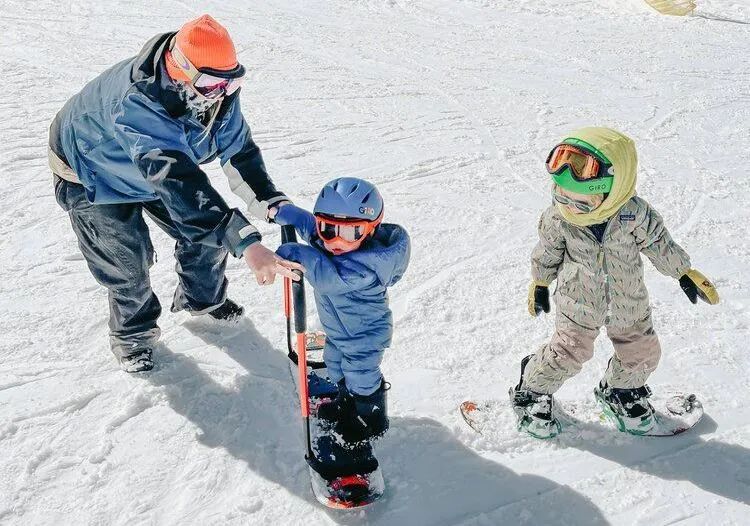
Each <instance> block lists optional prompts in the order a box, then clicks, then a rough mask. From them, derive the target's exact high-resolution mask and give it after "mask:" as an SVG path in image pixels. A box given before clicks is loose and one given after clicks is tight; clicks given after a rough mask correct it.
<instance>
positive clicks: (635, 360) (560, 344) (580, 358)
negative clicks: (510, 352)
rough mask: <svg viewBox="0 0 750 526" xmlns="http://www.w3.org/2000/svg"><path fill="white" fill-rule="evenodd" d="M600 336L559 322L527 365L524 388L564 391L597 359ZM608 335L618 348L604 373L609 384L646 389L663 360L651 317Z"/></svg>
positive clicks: (614, 330) (616, 386)
mask: <svg viewBox="0 0 750 526" xmlns="http://www.w3.org/2000/svg"><path fill="white" fill-rule="evenodd" d="M598 335H599V330H598V329H596V330H594V329H587V328H585V327H581V326H580V325H577V324H575V323H573V322H567V323H562V322H561V321H560V320H558V322H557V324H556V327H555V333H554V334H553V335H552V339H551V340H550V342H549V343H548V344H547V345H545V346H544V347H542V349H541V350H540V351H539V352H537V353H536V354H534V356H533V357H532V358H531V360H530V361H529V363H528V364H527V365H526V369H525V371H524V378H523V386H524V387H525V388H526V389H530V390H531V391H535V392H537V393H545V394H552V393H554V392H555V391H557V390H558V389H560V387H561V386H562V384H563V382H565V380H567V379H568V378H571V377H573V376H575V375H576V374H578V373H579V372H581V368H582V367H583V364H584V362H587V361H588V360H590V359H591V358H592V357H593V356H594V340H595V339H596V337H597V336H598ZM607 336H609V339H610V340H612V345H613V346H614V348H615V353H614V355H613V356H612V358H611V359H610V361H609V365H608V366H607V371H606V372H605V374H604V380H605V381H606V382H607V385H608V386H609V387H615V388H620V389H628V388H634V387H641V386H643V385H644V384H645V383H646V380H647V379H648V377H649V375H650V374H651V373H652V372H653V371H654V369H656V366H657V365H658V363H659V358H660V357H661V347H660V345H659V338H658V337H657V336H656V333H655V332H654V327H653V324H652V322H651V315H650V314H649V315H648V316H646V317H645V318H644V319H642V320H640V321H638V322H637V323H636V324H635V325H633V326H632V327H628V328H619V327H607Z"/></svg>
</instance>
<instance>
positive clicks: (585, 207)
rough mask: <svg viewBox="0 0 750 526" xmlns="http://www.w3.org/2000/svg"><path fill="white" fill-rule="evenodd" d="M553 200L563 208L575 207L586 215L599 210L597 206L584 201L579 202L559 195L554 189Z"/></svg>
mask: <svg viewBox="0 0 750 526" xmlns="http://www.w3.org/2000/svg"><path fill="white" fill-rule="evenodd" d="M552 198H553V199H554V200H555V202H557V203H560V204H561V205H563V206H574V207H575V208H576V209H578V210H579V211H581V212H583V213H584V214H588V213H590V212H593V211H594V210H596V208H597V207H596V206H594V205H591V204H589V203H586V202H584V201H579V200H577V199H573V198H571V197H567V196H565V195H562V194H560V193H558V192H557V191H555V189H554V188H553V189H552Z"/></svg>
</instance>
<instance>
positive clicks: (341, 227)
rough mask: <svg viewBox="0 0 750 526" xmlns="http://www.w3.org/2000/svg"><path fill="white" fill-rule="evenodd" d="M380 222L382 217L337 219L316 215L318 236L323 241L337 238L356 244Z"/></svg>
mask: <svg viewBox="0 0 750 526" xmlns="http://www.w3.org/2000/svg"><path fill="white" fill-rule="evenodd" d="M379 224H380V218H378V219H376V220H375V221H363V220H357V219H355V220H351V219H337V218H333V217H330V216H324V215H316V216H315V227H316V228H317V230H318V236H319V237H320V239H322V240H323V241H334V240H336V239H338V240H340V241H343V242H344V243H349V244H355V243H358V242H360V241H362V239H364V238H365V237H367V236H368V235H370V234H371V233H373V232H374V231H375V229H376V228H377V226H378V225H379Z"/></svg>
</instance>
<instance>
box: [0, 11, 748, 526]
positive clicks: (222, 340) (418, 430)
mask: <svg viewBox="0 0 750 526" xmlns="http://www.w3.org/2000/svg"><path fill="white" fill-rule="evenodd" d="M698 4H699V9H698V11H697V13H696V16H693V17H687V18H670V17H663V16H659V15H658V14H656V13H655V12H654V11H653V10H651V9H650V8H649V7H648V6H646V5H645V3H643V2H641V1H639V0H624V1H621V0H604V1H602V2H590V1H588V0H559V1H555V2H553V1H552V0H521V1H519V2H514V3H511V2H506V1H501V0H358V1H355V2H351V1H330V2H322V1H319V0H310V1H308V2H289V1H288V0H270V1H266V2H253V3H246V2H230V3H227V2H217V1H209V2H194V1H181V2H178V1H169V2H164V3H153V2H142V1H136V2H134V3H130V4H127V5H122V4H120V3H117V2H109V1H100V2H90V1H82V0H75V1H73V2H72V3H67V4H60V3H53V2H49V1H47V0H42V1H41V2H38V3H37V4H35V6H34V8H33V9H30V8H29V6H28V5H27V4H25V3H23V2H19V1H18V0H0V13H2V16H0V30H2V34H3V35H4V43H3V50H2V52H1V53H0V66H2V70H3V72H4V73H5V78H6V83H5V84H4V86H5V87H6V97H4V98H3V100H1V101H0V138H1V139H2V140H1V141H0V176H2V177H3V179H4V181H5V184H4V185H2V186H0V199H2V203H3V204H4V206H3V207H2V209H0V253H1V254H2V258H1V259H0V263H2V264H1V265H0V310H2V312H0V314H1V315H0V330H1V331H2V334H3V335H4V338H3V341H2V342H0V356H2V365H0V447H1V448H2V450H3V452H4V454H3V455H2V456H0V523H3V524H24V525H26V524H58V523H64V524H108V525H109V524H128V525H130V524H305V525H317V524H326V525H327V524H352V525H370V524H372V525H381V524H383V525H385V524H389V525H390V524H411V525H453V524H461V525H495V524H511V523H512V524H571V525H576V526H578V525H587V524H607V523H610V524H634V525H641V524H643V525H667V524H695V525H698V524H705V523H707V522H709V521H710V522H711V523H713V524H717V525H718V524H745V523H746V522H747V518H746V517H747V514H748V512H750V476H748V473H750V451H748V448H749V447H750V411H748V409H747V407H746V404H745V403H744V402H745V398H746V397H747V395H748V390H749V388H750V383H749V382H748V369H749V367H750V355H748V353H747V352H746V349H745V347H746V346H745V345H744V343H745V342H746V341H747V339H748V337H750V314H748V313H749V312H750V311H749V310H748V308H749V307H750V300H749V294H748V285H747V279H746V276H745V274H746V272H747V270H748V262H749V261H750V248H748V247H749V246H750V243H748V228H747V223H748V219H750V213H748V209H750V197H748V196H749V195H750V183H749V182H748V179H747V178H746V177H744V175H743V174H744V173H745V171H746V170H745V163H746V162H747V159H748V156H747V148H748V145H750V131H749V130H750V128H748V125H747V123H748V122H749V121H750V93H749V92H748V89H747V86H748V82H749V81H750V60H749V59H748V57H749V56H750V46H749V45H748V42H750V39H749V38H748V37H750V27H748V22H750V7H749V6H747V5H745V3H744V2H738V1H736V0H703V1H699V2H698ZM147 12H148V13H150V16H147V17H146V16H144V15H143V13H147ZM203 12H209V13H211V14H212V15H213V16H215V17H216V18H218V19H219V20H220V21H221V22H223V23H225V24H226V25H227V26H228V28H229V30H230V32H231V33H232V35H233V37H234V38H235V42H236V45H237V49H238V52H239V56H240V60H241V61H242V62H243V63H244V64H245V65H246V66H248V79H247V82H246V84H245V89H244V90H243V94H242V104H243V108H244V110H245V112H246V118H247V120H248V121H249V123H250V125H251V127H252V128H253V131H254V137H255V139H256V141H257V142H258V143H259V145H260V147H261V149H262V150H263V152H264V157H265V159H266V163H267V165H268V168H269V170H270V172H271V173H272V175H273V177H274V179H275V181H276V182H277V184H278V186H279V187H280V188H282V189H284V190H285V191H286V192H287V193H288V194H289V195H290V196H291V197H292V198H293V199H295V201H297V202H298V203H299V204H301V205H303V206H309V205H311V204H312V202H313V200H314V198H315V195H316V194H317V191H318V190H319V189H320V187H321V186H322V184H323V183H324V182H326V181H327V180H329V179H331V178H333V177H338V176H342V175H355V176H360V177H365V178H368V179H370V180H372V181H374V182H375V183H377V184H378V185H379V186H380V188H381V190H382V192H383V194H384V197H385V200H386V210H387V212H386V214H387V218H386V220H387V221H392V222H397V223H400V224H403V225H404V226H405V227H406V228H407V229H408V230H409V232H410V234H411V236H412V241H413V259H412V263H411V267H410V269H409V272H408V273H407V275H406V276H405V277H404V279H403V280H402V282H401V283H400V284H398V285H397V286H396V287H394V289H393V290H392V291H391V304H392V307H393V310H394V317H395V319H396V330H395V338H394V343H393V347H392V348H391V349H390V350H388V351H387V353H386V356H385V360H384V364H383V367H384V370H385V373H386V376H387V378H388V380H389V381H390V382H391V383H392V384H393V389H392V390H391V393H390V395H389V403H390V410H391V415H392V418H391V425H392V428H391V431H390V432H389V433H388V435H387V436H386V437H385V438H384V439H383V440H382V441H381V443H380V444H379V445H378V446H377V452H378V455H379V458H380V460H381V463H382V465H383V469H384V473H385V476H386V484H387V493H386V495H385V497H384V499H383V500H382V501H381V502H379V503H377V504H376V505H375V506H373V507H371V508H370V509H368V510H367V511H360V512H351V513H347V512H339V511H330V510H325V509H322V508H321V507H320V506H319V505H318V504H317V503H316V501H315V499H314V498H313V496H312V494H311V492H310V489H309V480H308V476H307V467H306V464H305V462H304V460H303V458H302V437H301V434H300V429H299V427H300V423H299V418H298V414H297V398H296V395H295V393H294V391H293V387H292V380H291V378H290V375H289V369H288V363H287V359H286V357H285V352H284V349H285V341H284V334H283V330H284V325H283V315H282V312H281V291H280V287H269V288H259V287H257V286H256V285H255V284H254V283H255V282H254V279H252V278H251V277H250V276H249V274H248V271H247V270H246V268H244V266H243V265H242V264H241V262H239V261H234V260H233V261H231V262H230V264H229V268H228V271H227V276H228V278H229V279H230V281H231V285H230V295H231V297H232V298H234V299H235V300H237V301H239V302H241V303H243V304H244V305H245V307H246V309H247V314H246V317H247V319H245V320H243V321H242V323H241V324H240V325H239V326H236V327H232V328H227V327H225V326H221V325H219V324H217V323H212V322H210V321H206V320H201V319H197V318H190V317H189V316H187V315H184V314H181V315H174V314H171V313H170V312H168V306H169V302H170V300H171V294H172V291H173V290H174V286H175V284H176V276H175V274H174V271H173V259H172V257H171V255H170V254H171V252H172V247H173V242H172V240H170V239H169V238H168V237H167V236H166V235H165V234H164V233H162V232H161V231H159V230H158V228H156V227H154V226H152V237H153V240H154V245H155V247H156V250H157V253H158V256H159V258H158V262H157V263H156V265H155V266H154V267H153V269H152V274H151V276H152V284H153V287H154V289H155V290H156V292H157V294H158V295H159V297H160V299H161V301H162V303H163V306H164V313H163V315H162V318H161V320H160V326H161V328H162V333H163V336H162V344H160V346H159V348H158V349H157V351H156V359H157V360H158V363H157V367H156V369H155V370H154V371H153V372H152V373H151V374H148V375H126V374H124V373H122V372H120V371H119V370H118V368H117V366H116V365H115V362H114V359H113V358H112V356H111V354H110V353H109V351H108V343H107V311H106V309H107V306H106V305H107V304H106V292H105V291H104V290H103V289H101V288H100V287H99V286H97V285H96V283H95V282H94V280H93V278H92V277H91V275H90V274H89V272H88V270H87V268H86V265H85V263H84V261H83V259H82V257H81V256H80V253H79V251H78V249H77V246H76V242H75V238H74V235H73V233H72V231H71V229H70V226H69V224H68V219H67V218H66V215H65V213H64V212H63V211H62V210H61V209H60V208H59V207H58V206H57V204H56V203H55V200H54V195H53V192H52V186H51V177H50V175H49V171H48V169H47V167H46V152H45V149H46V137H47V129H48V126H49V123H50V121H51V119H52V118H53V116H54V114H55V113H56V111H57V110H58V109H59V108H60V107H61V106H62V105H63V103H64V102H65V100H66V99H67V98H68V97H69V96H71V95H72V94H74V93H75V92H76V91H77V90H78V89H80V87H81V86H82V85H83V83H84V82H86V81H87V80H88V79H90V78H92V77H94V76H95V75H96V74H98V73H99V72H101V71H102V70H104V69H105V68H106V67H108V66H109V65H110V64H111V63H114V62H115V61H117V60H120V59H121V58H124V57H127V56H129V55H132V54H133V53H135V52H137V51H138V50H139V49H140V47H141V45H142V44H143V42H145V41H146V40H147V39H148V38H150V37H151V36H152V35H153V34H155V33H157V32H162V31H168V30H173V29H175V28H177V27H179V25H180V24H182V23H183V22H184V21H185V20H187V19H189V18H191V17H194V16H197V15H199V14H201V13H203ZM585 17H588V18H590V20H589V21H588V22H586V23H585V24H582V20H584V18H585ZM591 22H593V23H591ZM590 124H602V125H610V126H614V127H618V128H621V129H623V130H624V131H625V132H626V133H628V134H629V135H631V136H632V137H633V138H634V139H635V140H636V143H637V145H638V149H639V157H640V160H639V162H640V171H639V177H640V179H639V185H638V188H639V193H640V194H641V195H642V196H644V197H645V198H646V199H648V200H649V201H650V202H651V203H652V204H653V205H654V206H655V207H656V209H657V210H659V212H660V213H661V214H662V215H663V216H664V218H665V220H666V222H667V224H668V226H670V229H671V231H672V234H673V236H674V237H675V238H676V239H677V241H678V242H679V243H680V244H682V245H683V246H684V247H685V248H686V249H687V250H688V251H689V252H690V254H691V256H692V259H693V263H694V266H695V267H696V268H698V269H700V270H701V271H703V272H704V273H705V274H707V275H708V276H710V277H712V278H713V279H714V281H715V283H716V284H717V286H718V287H719V290H720V293H721V295H722V304H721V305H719V306H717V307H712V308H709V307H707V306H704V305H699V306H697V307H694V306H692V305H691V304H690V303H689V302H687V300H686V299H685V298H684V296H683V295H682V293H681V292H680V290H679V287H678V286H677V284H676V283H674V282H673V281H672V280H670V279H668V278H665V277H663V276H660V275H659V274H658V273H657V272H656V271H655V270H654V269H653V268H652V267H650V265H649V264H648V263H647V264H646V269H647V270H646V279H647V281H648V284H649V290H650V296H651V301H652V303H653V307H654V319H655V324H656V328H657V331H658V332H659V334H660V337H661V340H662V347H663V350H664V354H663V359H662V364H661V365H660V367H659V369H658V370H657V372H656V373H655V374H654V376H653V377H652V379H651V380H650V385H651V386H652V388H653V389H654V390H655V391H658V392H667V391H669V390H672V391H684V390H690V391H692V392H695V393H696V394H697V395H698V396H699V397H700V398H701V399H702V400H703V402H704V406H705V407H706V413H707V415H706V417H705V420H704V422H702V423H701V424H699V425H698V427H697V428H696V429H695V430H694V431H693V432H690V433H686V434H685V435H682V436H679V437H674V438H672V439H642V438H637V437H629V436H623V435H622V434H619V433H616V432H614V431H612V430H611V429H607V428H606V427H603V426H602V425H601V424H600V423H599V422H598V419H597V413H596V409H595V405H594V403H593V400H592V397H591V389H592V387H593V385H594V384H595V382H596V381H597V380H598V379H599V377H600V375H601V374H602V372H603V370H604V367H605V365H606V360H607V357H608V354H609V353H610V352H611V349H612V347H611V344H609V343H608V342H606V341H605V339H604V338H601V339H600V340H599V341H598V342H597V344H596V350H597V353H596V357H595V359H594V360H592V361H591V363H589V364H586V366H585V367H584V370H583V372H582V373H581V374H580V375H579V376H578V377H577V378H575V379H574V380H572V381H570V382H568V383H567V384H566V385H565V386H564V387H563V389H562V390H561V391H560V393H559V398H560V400H561V403H562V405H563V406H564V407H566V408H570V409H571V410H573V411H574V416H575V418H576V419H578V420H579V424H578V425H577V427H576V429H574V430H573V429H571V430H569V431H568V432H566V433H564V434H563V435H561V436H560V437H558V438H557V439H554V440H551V441H549V442H539V441H534V440H533V439H531V438H528V437H525V436H522V435H519V434H518V433H517V432H516V431H515V430H514V424H513V422H514V419H513V415H512V412H511V410H510V408H505V407H503V409H502V411H501V412H500V413H499V414H498V416H497V429H495V430H493V431H492V432H491V433H487V434H485V435H481V436H480V435H477V434H475V433H474V432H473V431H471V430H470V429H469V428H468V427H467V426H466V425H465V424H464V423H463V421H462V420H461V417H460V415H459V413H458V410H457V407H458V404H459V403H460V402H461V401H463V400H465V399H469V398H473V399H479V400H483V399H499V400H501V401H505V399H506V398H507V389H508V386H509V385H510V384H511V383H513V382H515V381H516V377H517V374H518V363H519V361H520V359H521V357H523V356H524V355H525V354H528V353H530V352H533V351H534V350H535V349H536V348H537V346H538V345H540V344H541V343H542V342H543V341H544V340H545V339H546V338H547V337H548V336H549V334H550V331H551V330H552V327H553V320H552V319H551V317H546V318H543V319H539V320H532V319H530V318H529V317H528V316H527V314H526V310H525V301H526V287H527V283H528V275H529V269H528V258H529V254H530V251H531V249H532V247H533V245H534V243H535V242H536V223H537V219H538V216H539V214H540V212H541V210H542V209H543V208H544V207H545V206H547V204H548V201H549V198H548V197H547V195H548V194H547V192H548V176H547V174H546V173H545V171H544V168H543V162H544V157H545V155H546V153H547V151H548V149H549V147H550V146H551V145H552V144H554V142H555V141H556V140H557V139H558V138H559V136H560V135H561V134H563V133H565V132H566V131H569V130H570V129H572V128H575V127H578V126H583V125H590ZM207 171H208V173H209V176H210V177H211V179H212V181H213V182H214V183H215V185H216V186H217V188H219V190H220V191H221V192H222V193H223V195H225V196H226V197H227V200H228V201H229V202H230V203H233V204H234V205H237V206H239V204H240V201H239V199H238V198H235V197H234V196H232V195H231V193H230V191H229V188H228V184H227V183H226V181H225V179H224V176H223V175H222V174H221V173H220V170H219V168H218V166H210V167H209V168H208V169H207ZM260 229H261V231H262V232H263V234H264V236H265V242H266V243H267V244H268V245H269V246H275V244H277V243H278V240H279V235H278V232H277V231H276V230H275V228H274V227H272V226H269V225H260ZM310 307H311V314H314V309H313V308H312V305H311V306H310ZM311 325H313V326H317V322H316V320H311Z"/></svg>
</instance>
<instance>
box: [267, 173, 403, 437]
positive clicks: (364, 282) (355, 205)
mask: <svg viewBox="0 0 750 526" xmlns="http://www.w3.org/2000/svg"><path fill="white" fill-rule="evenodd" d="M382 217H383V199H382V197H381V196H380V193H379V192H378V190H377V188H375V186H373V185H372V184H371V183H369V182H367V181H364V180H362V179H357V178H352V177H343V178H339V179H335V180H333V181H331V182H329V183H328V184H326V185H325V187H324V188H323V189H322V190H321V192H320V194H319V195H318V199H317V201H316V203H315V208H314V215H313V214H311V213H310V212H308V211H306V210H303V209H301V208H299V207H296V206H294V205H291V204H290V205H286V206H283V207H280V208H279V209H278V211H277V212H276V215H275V217H274V221H275V222H276V223H278V224H279V225H293V226H294V227H295V228H296V230H297V232H298V233H299V235H300V236H301V237H302V238H303V239H304V240H305V241H306V242H307V243H308V245H303V244H299V243H286V244H284V245H282V246H281V247H279V249H278V251H277V253H278V254H279V256H281V257H283V258H285V259H289V260H291V261H297V262H299V263H301V264H302V266H303V267H305V278H306V279H307V281H308V282H309V283H310V285H311V286H312V287H313V289H314V291H315V302H316V304H317V307H318V315H319V317H320V321H321V324H322V325H323V328H324V329H325V332H326V344H325V348H324V351H323V359H324V361H325V364H326V367H327V368H328V374H329V377H330V379H331V380H332V381H333V382H336V383H337V384H338V387H339V393H338V396H337V397H336V399H335V400H332V401H331V402H329V403H326V404H323V405H321V406H320V407H319V408H318V417H319V418H321V419H323V420H327V421H330V422H333V423H334V430H335V431H336V432H338V433H339V434H340V435H341V436H342V437H343V439H344V440H345V441H346V442H359V441H362V440H366V439H369V438H371V437H375V436H379V435H382V434H383V433H384V432H385V431H386V429H388V416H387V408H386V394H385V393H386V390H387V387H386V386H387V384H386V382H385V380H384V379H383V375H382V373H381V371H380V362H381V361H382V359H383V352H384V351H385V349H386V347H389V346H390V344H391V336H392V334H393V316H392V314H391V310H390V309H389V307H388V294H387V288H388V287H389V286H391V285H393V284H395V283H396V282H397V281H398V280H399V279H401V276H402V275H403V274H404V271H405V270H406V267H407V265H408V263H409V253H410V243H409V236H408V234H407V233H406V230H404V229H403V228H402V227H400V226H398V225H394V224H381V220H382Z"/></svg>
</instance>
